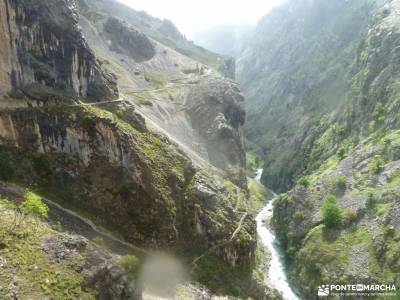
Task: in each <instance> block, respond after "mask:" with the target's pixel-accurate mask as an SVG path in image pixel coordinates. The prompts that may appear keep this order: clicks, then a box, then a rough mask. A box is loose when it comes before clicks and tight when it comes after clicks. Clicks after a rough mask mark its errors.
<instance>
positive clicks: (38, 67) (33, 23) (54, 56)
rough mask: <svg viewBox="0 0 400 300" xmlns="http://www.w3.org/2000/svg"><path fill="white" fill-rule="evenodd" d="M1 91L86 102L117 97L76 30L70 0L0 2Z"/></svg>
mask: <svg viewBox="0 0 400 300" xmlns="http://www.w3.org/2000/svg"><path fill="white" fill-rule="evenodd" d="M0 13H1V20H2V33H3V34H2V40H1V45H2V46H1V47H2V48H3V51H2V52H3V53H4V55H2V58H1V61H0V65H1V68H0V70H1V73H2V74H1V78H2V80H1V84H2V86H1V90H2V93H3V94H4V93H6V92H10V91H11V92H13V93H14V95H16V96H20V95H21V93H22V95H26V96H27V97H30V98H35V99H42V98H46V97H49V95H50V94H55V95H57V96H58V97H60V94H61V95H66V96H71V97H74V96H78V97H82V98H86V99H88V100H92V101H100V100H103V99H112V98H115V97H117V96H118V91H117V87H116V83H115V80H114V78H113V77H112V76H111V75H110V74H108V73H106V72H104V71H103V70H102V69H101V68H100V66H99V64H98V63H97V62H96V58H95V56H94V54H93V53H92V51H91V50H90V49H89V47H88V45H87V44H86V41H85V40H84V38H83V36H82V34H81V32H80V31H79V29H78V23H77V22H78V19H77V13H76V10H75V4H74V1H67V2H66V1H63V0H52V1H50V2H49V1H30V0H26V1H17V0H15V1H14V0H7V1H2V4H1V7H0Z"/></svg>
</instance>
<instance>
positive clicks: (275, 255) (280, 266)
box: [255, 169, 300, 300]
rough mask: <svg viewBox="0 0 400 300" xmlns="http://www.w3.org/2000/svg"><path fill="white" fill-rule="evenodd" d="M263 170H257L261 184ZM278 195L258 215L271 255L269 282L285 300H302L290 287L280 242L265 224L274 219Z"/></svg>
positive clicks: (262, 237)
mask: <svg viewBox="0 0 400 300" xmlns="http://www.w3.org/2000/svg"><path fill="white" fill-rule="evenodd" d="M262 172H263V170H262V169H258V170H257V176H256V178H255V179H256V181H257V182H258V183H260V184H261V182H260V179H261V175H262ZM277 197H278V196H277V195H276V194H274V197H273V198H272V200H270V201H269V202H268V203H267V205H266V206H265V207H264V208H263V210H262V211H261V212H260V213H259V214H258V215H257V217H256V221H257V232H258V235H259V237H260V239H261V243H262V244H263V245H264V246H266V247H267V248H268V250H269V252H270V253H271V261H270V267H269V270H268V281H269V282H270V283H271V285H272V286H273V287H274V288H275V289H277V290H278V291H279V292H281V293H282V296H283V298H284V299H285V300H300V298H299V297H298V296H297V295H296V294H295V293H294V291H293V289H292V288H291V287H290V283H289V281H288V278H287V274H286V270H285V262H284V254H283V250H282V249H281V246H280V244H279V241H278V240H277V239H276V237H275V235H274V234H273V232H272V231H271V230H269V229H268V228H267V227H266V226H265V225H264V223H263V220H265V219H266V218H270V217H272V208H273V203H274V201H275V200H276V199H277Z"/></svg>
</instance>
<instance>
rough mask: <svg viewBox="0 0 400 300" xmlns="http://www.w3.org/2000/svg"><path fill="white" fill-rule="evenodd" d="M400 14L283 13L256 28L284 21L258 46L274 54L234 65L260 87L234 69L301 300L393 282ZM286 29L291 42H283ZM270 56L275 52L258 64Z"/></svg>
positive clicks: (342, 8) (322, 4)
mask: <svg viewBox="0 0 400 300" xmlns="http://www.w3.org/2000/svg"><path fill="white" fill-rule="evenodd" d="M299 3H302V4H303V5H305V7H307V8H308V10H307V12H302V10H301V7H299V6H297V5H299ZM290 8H296V11H294V10H290ZM322 8H326V9H328V8H329V14H324V13H323V12H324V11H325V10H321V9H322ZM299 11H300V12H302V13H301V16H302V18H299V19H295V20H297V22H294V21H293V19H292V17H293V15H296V16H297V13H298V12H299ZM326 12H328V10H326ZM399 13H400V2H399V1H382V2H375V3H374V6H371V3H370V2H368V1H335V2H329V3H328V2H326V1H292V2H289V3H288V4H287V5H286V6H283V7H282V8H280V9H277V10H275V11H274V12H272V13H271V14H270V15H269V16H266V17H265V19H264V20H263V21H262V22H261V23H260V26H261V24H270V26H272V25H273V24H275V25H276V24H277V20H278V16H280V20H289V21H288V23H286V24H284V25H282V26H283V27H282V28H280V29H279V26H278V27H277V28H278V29H277V30H278V32H280V33H281V34H280V35H275V36H274V35H268V38H271V41H270V42H269V45H278V46H277V48H274V47H272V49H271V48H265V49H264V52H263V53H266V54H267V55H264V56H261V53H262V52H259V54H260V56H252V55H251V52H248V53H247V54H246V55H249V56H247V57H246V56H245V57H244V58H243V59H244V61H246V60H248V59H253V60H250V61H252V63H253V66H256V70H258V72H261V73H262V74H265V75H266V76H267V77H265V78H263V80H261V78H257V77H254V76H253V77H251V74H252V72H253V71H252V70H251V68H250V64H244V65H242V66H243V70H242V71H243V72H247V73H242V75H241V76H244V78H246V79H245V80H248V82H247V84H248V85H253V87H251V88H252V89H253V88H255V90H254V92H255V94H254V95H251V94H250V99H252V100H251V101H252V103H250V104H249V109H250V115H249V122H250V123H253V126H254V128H251V125H250V124H249V125H248V126H249V139H250V141H253V143H254V149H257V147H264V157H266V161H265V168H266V173H265V175H264V182H266V183H267V184H269V185H271V186H274V187H275V188H277V189H278V190H281V191H282V190H288V189H289V191H288V192H287V193H285V194H282V195H281V196H280V198H279V200H278V201H277V202H276V204H275V207H274V216H273V221H272V223H273V225H274V227H275V230H276V232H277V234H278V237H279V238H280V240H281V241H282V244H283V246H284V248H285V250H286V254H287V258H288V262H289V269H290V274H291V277H292V279H293V282H294V283H295V284H296V287H297V288H298V289H299V290H300V291H301V292H302V293H303V294H304V296H305V297H306V298H307V299H314V298H315V299H316V298H317V294H316V291H317V289H318V286H320V285H322V284H353V283H363V284H395V285H398V284H399V281H400V277H399V257H400V253H399V245H400V244H399V232H400V231H399V228H400V227H399V224H398V221H397V220H398V212H399V200H400V198H399V188H400V182H399V164H400V161H399V159H400V156H399V128H400V124H399V108H400V107H399V105H400V104H399V88H398V87H399V80H400V79H399V51H398V49H399V43H400V39H399V37H400V26H399V25H400V23H399V20H400V15H399ZM316 17H318V18H316ZM293 22H294V23H293ZM315 22H317V23H315ZM353 22H355V23H354V24H353ZM284 23H285V22H284ZM301 24H314V26H312V27H306V26H305V27H304V26H300V25H301ZM315 24H319V25H318V26H315ZM357 24H358V25H357ZM328 25H329V26H328ZM331 26H332V27H331ZM266 28H269V29H271V28H272V27H268V26H267V27H266ZM344 28H346V29H347V30H344ZM293 29H295V32H296V37H293V40H287V36H289V37H290V36H291V32H288V31H289V30H293ZM306 29H308V31H307V30H306ZM328 29H329V30H328ZM333 29H334V30H333ZM282 30H283V31H282ZM285 30H286V31H285ZM332 30H333V31H332ZM283 32H286V34H285V35H284V34H282V33H283ZM335 32H336V34H333V33H335ZM299 39H301V40H302V43H299ZM286 42H287V43H286ZM265 45H268V44H265ZM301 45H303V47H301ZM335 45H336V46H335ZM317 46H319V47H317ZM325 46H327V49H326V48H325ZM316 47H317V48H316ZM278 49H279V52H278ZM299 49H301V51H300V52H299V51H298V50H299ZM306 49H309V50H308V52H306ZM316 49H317V50H316ZM248 51H251V50H248ZM260 51H261V50H260ZM269 51H277V52H273V53H274V54H273V56H271V60H270V61H269V63H267V64H264V62H265V57H270V56H269V55H268V54H269ZM324 54H325V55H324ZM272 57H275V60H274V61H273V60H272ZM322 58H324V59H323V60H322V62H323V63H322V64H319V63H318V62H319V60H320V59H322ZM338 62H340V64H341V65H340V66H336V67H335V68H333V69H332V67H333V66H335V65H336V64H337V63H338ZM263 68H265V70H270V71H271V73H263V72H262V70H264V69H263ZM246 70H247V71H246ZM245 74H247V75H245ZM254 74H256V73H254ZM283 74H285V75H283ZM300 74H302V76H303V77H302V76H300ZM269 75H271V76H269ZM328 75H329V76H328ZM246 76H250V77H246ZM272 76H275V77H272ZM298 76H299V77H298ZM251 79H253V80H254V79H258V80H255V82H250V80H251ZM262 83H263V84H264V85H265V86H264V87H262V88H257V86H254V85H260V86H261V84H262ZM245 86H246V82H245ZM246 89H249V87H246ZM262 91H263V92H265V95H263V96H262V94H261V92H262ZM257 93H258V94H257ZM254 97H255V98H254ZM265 99H266V101H265ZM264 101H265V102H264ZM252 107H253V112H252V111H251V110H252ZM257 107H258V108H260V107H261V108H264V110H262V109H260V111H263V113H265V123H263V119H262V116H261V115H260V114H257V113H256V111H255V109H256V108H257ZM268 112H269V113H268ZM252 118H254V119H253V120H252ZM260 119H261V123H260V124H266V126H265V127H258V124H257V123H256V121H257V120H258V121H259V120H260ZM263 131H265V132H266V135H264V136H263V135H262V134H261V132H263ZM279 131H281V132H280V133H279ZM257 132H258V133H260V137H259V138H258V139H256V136H257V135H256V134H257ZM277 133H278V135H276V134H277ZM256 151H257V150H256ZM274 174H275V175H274ZM300 175H304V177H302V178H301V179H300V180H298V181H297V183H293V182H294V180H295V179H297V178H299V177H300ZM274 176H277V177H274ZM336 203H337V204H336ZM332 207H333V208H332ZM390 296H392V297H393V298H396V297H398V295H397V296H396V295H388V297H390Z"/></svg>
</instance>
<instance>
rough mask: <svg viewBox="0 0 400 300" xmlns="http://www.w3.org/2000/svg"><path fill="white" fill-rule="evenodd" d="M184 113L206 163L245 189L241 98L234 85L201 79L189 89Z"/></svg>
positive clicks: (243, 113) (242, 98) (217, 79)
mask: <svg viewBox="0 0 400 300" xmlns="http://www.w3.org/2000/svg"><path fill="white" fill-rule="evenodd" d="M187 106H188V114H189V116H190V118H191V120H192V123H193V127H194V128H195V129H196V130H198V131H199V132H200V135H201V136H202V138H203V139H204V140H205V144H206V148H207V152H208V157H209V159H210V162H211V163H212V164H213V165H214V166H216V167H218V168H220V169H223V170H226V171H227V172H228V174H230V177H231V178H234V179H235V183H236V184H238V185H239V186H242V187H245V186H246V175H245V174H244V171H243V170H244V168H245V157H244V146H243V145H244V144H243V133H242V125H243V124H244V120H245V115H246V114H245V111H244V97H243V95H242V94H241V93H240V90H239V89H238V87H237V85H236V84H235V83H233V82H229V81H227V80H225V79H224V78H220V77H214V76H211V77H205V78H204V79H203V80H202V81H200V83H199V84H198V85H196V86H195V87H193V88H192V89H191V90H190V93H189V95H188V98H187Z"/></svg>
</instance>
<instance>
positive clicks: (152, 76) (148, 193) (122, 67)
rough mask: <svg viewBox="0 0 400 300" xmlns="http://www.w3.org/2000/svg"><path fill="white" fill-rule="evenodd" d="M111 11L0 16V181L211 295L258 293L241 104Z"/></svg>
mask: <svg viewBox="0 0 400 300" xmlns="http://www.w3.org/2000/svg"><path fill="white" fill-rule="evenodd" d="M105 2H107V1H105ZM105 2H104V1H95V0H93V1H80V3H79V6H77V5H76V3H75V2H74V1H64V0H51V1H46V2H44V1H28V0H26V1H25V0H23V1H17V0H12V1H3V2H2V3H1V6H0V8H1V9H0V12H1V25H2V26H3V28H4V29H5V30H3V31H2V35H0V37H1V40H0V49H1V51H2V54H4V55H2V56H1V58H0V78H1V84H2V86H1V90H2V92H3V93H2V95H1V99H0V105H1V111H0V137H1V147H0V148H1V151H0V152H1V153H0V156H1V157H0V177H1V179H2V180H12V181H18V183H20V184H21V185H33V186H35V188H36V189H37V191H38V192H40V193H42V194H44V195H48V196H49V197H51V198H53V199H54V200H57V201H58V202H60V203H62V204H63V205H67V206H68V207H71V208H73V209H75V210H76V211H79V212H81V213H84V214H88V215H89V216H90V217H91V218H92V219H93V220H94V221H95V223H97V224H100V225H102V226H104V227H107V228H109V230H111V231H112V232H113V233H114V234H116V235H119V236H121V237H122V238H124V239H125V240H126V241H129V242H131V243H134V244H136V245H140V246H141V247H145V248H148V249H154V248H160V247H161V248H162V249H168V250H170V251H172V252H174V253H176V254H177V255H178V256H180V257H181V258H183V259H184V260H185V261H189V262H192V261H193V260H194V261H193V263H192V265H191V267H192V269H193V270H194V271H193V274H192V275H193V276H194V278H195V279H197V280H199V281H200V282H202V283H204V284H207V285H209V286H210V287H211V288H212V289H213V290H214V291H216V290H218V291H219V292H222V293H228V294H233V295H237V296H243V297H244V296H251V295H254V294H256V293H257V291H260V290H261V291H262V289H260V286H257V285H254V281H253V279H252V268H253V266H254V263H255V247H256V229H255V222H254V220H253V218H252V213H251V204H250V203H249V202H248V192H247V187H246V177H245V174H244V171H243V170H244V166H245V160H244V146H243V133H242V125H243V122H244V118H245V113H244V109H243V102H244V98H243V96H242V95H241V94H240V91H239V90H238V88H237V87H236V85H235V84H234V83H233V82H231V81H229V80H227V79H225V78H223V77H222V76H221V75H219V74H218V73H216V72H215V71H213V69H211V68H210V67H208V66H207V65H204V64H202V63H200V62H197V61H194V60H192V59H191V58H189V57H186V56H184V55H182V54H181V53H179V52H177V51H175V50H173V49H171V48H169V47H167V46H165V45H163V44H161V42H162V39H158V40H156V39H155V38H154V36H148V35H147V34H146V32H144V31H143V30H142V27H140V26H139V27H138V26H135V24H134V23H127V21H126V19H125V17H126V15H125V14H124V13H121V12H120V14H119V15H118V14H116V13H113V12H112V11H110V12H107V10H103V8H104V7H103V6H102V5H104V3H105ZM107 3H108V2H107ZM110 3H111V6H110V7H118V6H119V4H117V3H114V2H110ZM108 4H109V3H108ZM100 8H101V9H100ZM105 8H107V7H105ZM124 12H126V11H125V10H124ZM111 13H112V15H111ZM131 14H133V15H136V14H138V13H137V12H134V11H131V12H128V15H129V16H130V15H131ZM145 18H148V19H149V16H145ZM124 19H125V20H124ZM149 20H150V19H149ZM153 21H154V22H155V23H156V24H158V22H159V20H153ZM78 22H79V25H80V26H78ZM160 26H161V27H159V28H158V29H157V32H158V34H161V33H162V34H165V35H168V36H174V38H178V36H177V35H176V34H175V35H174V34H173V31H174V26H172V25H171V24H169V23H166V24H162V25H160ZM151 32H153V33H154V32H155V31H153V30H151ZM84 36H85V38H84ZM181 38H182V39H183V37H181ZM190 49H197V50H198V51H200V52H201V53H203V51H204V52H205V50H201V49H200V48H196V47H195V46H193V47H192V48H190ZM197 50H196V51H197ZM180 52H184V51H180ZM110 74H112V75H110ZM118 96H119V97H120V98H119V99H117V97H118ZM38 100H39V101H38ZM43 100H45V101H43ZM80 100H83V101H84V102H85V101H86V102H91V103H89V104H83V102H81V101H80ZM95 102H99V103H95ZM195 258H198V259H195ZM210 264H211V267H210ZM213 276H214V277H215V276H217V277H218V278H220V279H218V280H213V278H214V277H213ZM115 297H116V298H118V299H124V298H123V297H119V296H115Z"/></svg>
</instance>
